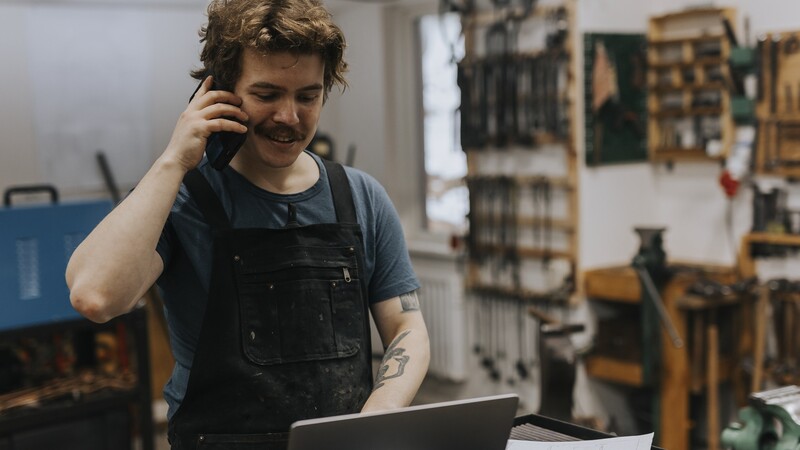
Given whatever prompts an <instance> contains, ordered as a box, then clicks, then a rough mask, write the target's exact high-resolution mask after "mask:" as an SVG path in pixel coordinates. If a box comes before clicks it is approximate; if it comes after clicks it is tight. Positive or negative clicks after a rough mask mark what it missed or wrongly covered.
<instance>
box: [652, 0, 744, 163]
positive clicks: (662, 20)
mask: <svg viewBox="0 0 800 450" xmlns="http://www.w3.org/2000/svg"><path fill="white" fill-rule="evenodd" d="M735 16H736V10H735V9H733V8H692V9H687V10H684V11H680V12H675V13H670V14H665V15H661V16H657V17H653V18H651V19H650V24H649V28H648V35H647V38H648V50H647V52H648V55H647V56H648V58H647V59H648V70H647V72H648V73H647V82H648V148H649V152H650V160H651V161H676V160H694V161H702V160H714V159H721V158H725V157H726V156H727V155H728V153H729V151H730V148H731V146H732V145H733V141H734V134H735V128H734V121H733V115H732V113H731V90H732V89H733V88H735V87H736V86H735V83H734V80H733V77H732V74H731V71H730V69H729V64H728V61H729V57H730V53H731V48H732V38H733V39H735V35H733V31H732V30H733V29H734V28H733V27H734V25H735ZM726 21H727V24H728V25H729V28H728V30H731V31H729V32H726V26H725V22H726ZM714 142H717V143H718V144H717V148H716V150H714V151H712V152H708V151H707V150H708V149H710V148H712V147H714V146H715V145H714ZM709 154H711V155H712V156H709Z"/></svg>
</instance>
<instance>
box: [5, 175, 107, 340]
mask: <svg viewBox="0 0 800 450" xmlns="http://www.w3.org/2000/svg"><path fill="white" fill-rule="evenodd" d="M37 192H38V193H48V194H50V197H51V203H50V204H25V205H14V206H12V205H11V198H12V195H14V194H19V193H37ZM111 208H112V203H111V201H108V200H95V201H80V202H78V201H76V202H69V203H67V202H59V201H58V192H57V191H56V190H55V188H53V187H52V186H49V185H43V186H21V187H13V188H9V189H8V190H7V191H6V192H5V195H4V207H3V208H0V231H1V232H2V233H0V331H5V330H12V329H17V328H24V327H29V326H33V325H44V324H48V323H52V322H60V321H66V320H74V319H79V318H81V316H80V315H79V314H78V313H77V312H76V311H75V310H74V309H73V308H72V305H71V304H70V302H69V290H68V289H67V284H66V281H65V279H64V272H65V271H66V268H67V261H69V258H70V256H71V255H72V252H73V251H74V250H75V248H77V246H78V244H80V243H81V241H83V239H84V238H85V237H86V236H87V235H88V234H89V232H91V231H92V229H94V227H95V226H96V225H97V224H98V223H99V222H100V221H101V220H102V219H103V217H105V216H106V214H108V212H109V211H111Z"/></svg>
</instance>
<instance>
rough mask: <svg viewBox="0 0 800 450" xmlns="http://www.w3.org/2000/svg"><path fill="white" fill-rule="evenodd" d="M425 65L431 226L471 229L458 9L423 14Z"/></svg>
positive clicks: (459, 230) (432, 228) (440, 229)
mask: <svg viewBox="0 0 800 450" xmlns="http://www.w3.org/2000/svg"><path fill="white" fill-rule="evenodd" d="M418 30H419V38H420V40H419V42H420V53H419V54H420V58H421V65H420V67H421V70H422V78H421V79H422V110H423V117H424V119H423V120H424V123H423V127H422V129H423V151H424V160H425V179H426V190H425V192H426V194H425V214H426V224H427V229H428V230H429V231H432V232H442V233H448V234H459V235H460V234H464V233H466V231H467V217H466V216H467V213H468V212H469V192H468V191H467V186H466V183H465V181H464V177H465V176H466V175H467V158H466V155H465V154H464V152H463V151H462V150H461V143H460V139H459V120H458V107H459V105H460V103H461V93H460V90H459V89H458V84H457V82H456V78H457V62H458V61H459V60H461V58H463V57H464V39H463V36H462V35H461V21H460V17H459V16H458V14H455V13H450V14H442V15H438V14H431V15H426V16H422V17H421V18H420V19H419V28H418Z"/></svg>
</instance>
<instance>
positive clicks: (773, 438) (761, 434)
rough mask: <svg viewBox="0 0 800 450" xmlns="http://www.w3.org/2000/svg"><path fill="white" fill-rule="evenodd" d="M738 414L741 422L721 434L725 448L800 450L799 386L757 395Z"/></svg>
mask: <svg viewBox="0 0 800 450" xmlns="http://www.w3.org/2000/svg"><path fill="white" fill-rule="evenodd" d="M748 400H749V403H750V406H747V407H744V408H742V409H741V410H740V411H739V419H740V422H734V423H731V424H730V425H728V427H727V428H725V430H723V431H722V439H721V442H722V446H723V447H724V448H729V449H733V450H800V387H798V386H786V387H782V388H778V389H772V390H768V391H762V392H757V393H754V394H751V395H750V397H749V399H748Z"/></svg>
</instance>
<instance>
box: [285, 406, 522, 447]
mask: <svg viewBox="0 0 800 450" xmlns="http://www.w3.org/2000/svg"><path fill="white" fill-rule="evenodd" d="M518 402H519V397H518V396H517V395H516V394H505V395H494V396H490V397H479V398H472V399H466V400H455V401H450V402H442V403H431V404H427V405H418V406H409V407H407V408H400V409H394V410H389V411H379V412H372V413H364V414H347V415H342V416H333V417H324V418H319V419H308V420H300V421H297V422H295V423H294V424H292V426H291V429H290V433H289V450H452V449H458V450H503V449H505V448H506V443H507V442H508V435H509V433H510V431H511V426H512V424H513V423H514V416H515V415H516V412H517V403H518Z"/></svg>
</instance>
